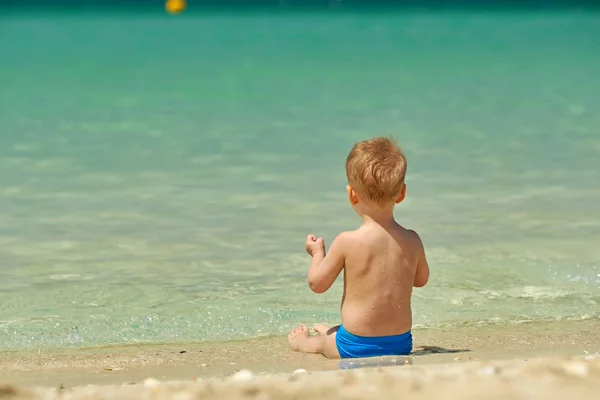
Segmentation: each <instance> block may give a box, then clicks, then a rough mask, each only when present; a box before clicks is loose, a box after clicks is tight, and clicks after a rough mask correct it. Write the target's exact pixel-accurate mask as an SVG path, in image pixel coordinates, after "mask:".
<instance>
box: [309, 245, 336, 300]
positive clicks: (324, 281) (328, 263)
mask: <svg viewBox="0 0 600 400" xmlns="http://www.w3.org/2000/svg"><path fill="white" fill-rule="evenodd" d="M344 240H345V239H344V235H343V234H340V235H338V237H337V238H335V240H334V241H333V243H331V247H330V248H329V253H327V255H326V254H325V243H324V242H323V238H319V239H317V238H315V237H314V236H312V235H308V237H307V238H306V251H307V252H308V254H310V255H311V256H312V260H311V262H310V267H309V268H308V286H310V288H311V290H312V291H313V292H315V293H324V292H326V291H327V290H328V289H329V288H330V287H331V285H333V282H335V280H336V278H337V276H338V275H339V274H340V272H341V271H342V269H343V268H344V259H345V257H344V252H343V248H344V244H343V243H344Z"/></svg>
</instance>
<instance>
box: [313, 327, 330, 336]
mask: <svg viewBox="0 0 600 400" xmlns="http://www.w3.org/2000/svg"><path fill="white" fill-rule="evenodd" d="M313 329H314V330H315V332H317V333H318V334H319V335H321V336H323V335H327V332H328V331H329V327H328V326H327V325H315V326H313Z"/></svg>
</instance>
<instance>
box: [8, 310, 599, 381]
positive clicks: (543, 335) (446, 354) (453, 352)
mask: <svg viewBox="0 0 600 400" xmlns="http://www.w3.org/2000/svg"><path fill="white" fill-rule="evenodd" d="M599 331H600V319H590V320H582V321H555V322H544V323H523V324H519V325H511V326H492V325H486V326H463V327H455V328H451V329H449V328H448V329H435V330H434V329H427V330H418V329H416V330H414V331H413V335H414V351H413V354H411V355H410V356H407V357H392V358H382V359H369V360H342V361H340V360H327V359H325V358H324V357H322V356H320V355H312V354H302V353H296V352H293V351H291V350H290V349H289V347H288V344H287V338H286V337H285V336H274V337H273V336H271V337H266V338H258V339H252V340H246V341H239V340H238V341H230V342H216V343H215V342H211V343H208V342H207V343H178V344H144V345H123V346H108V347H102V348H84V349H57V350H52V351H39V352H38V351H20V352H16V351H10V352H0V376H1V378H0V383H8V384H12V385H16V386H17V387H19V388H32V387H50V388H57V387H59V386H61V385H62V386H63V387H65V388H70V387H74V386H78V385H88V384H93V385H114V384H117V385H119V384H123V383H139V382H142V381H143V380H144V379H146V378H148V377H152V378H155V379H158V380H160V381H180V380H182V381H190V380H192V379H207V378H208V379H212V378H215V377H224V376H230V375H232V374H235V373H236V372H237V371H239V370H242V369H248V370H251V371H253V372H254V373H255V374H259V375H269V374H281V373H284V374H285V373H291V372H293V371H295V370H297V369H303V370H306V371H308V372H309V373H317V372H322V371H336V370H340V369H346V368H354V367H357V366H362V367H368V366H373V364H377V363H379V364H378V365H379V366H381V367H386V366H391V365H404V364H410V365H407V366H408V367H411V368H412V367H424V368H431V367H433V365H434V364H435V365H448V366H452V365H454V364H471V363H473V362H489V361H493V362H503V361H506V360H512V361H510V362H512V363H515V362H521V363H522V362H527V361H525V360H534V359H540V358H542V359H554V358H557V357H558V358H571V357H584V358H585V357H595V355H597V354H600V337H599V336H598V335H597V334H595V332H599ZM376 366H377V365H376ZM367 369H368V368H367ZM360 370H366V369H365V368H360Z"/></svg>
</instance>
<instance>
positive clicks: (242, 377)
mask: <svg viewBox="0 0 600 400" xmlns="http://www.w3.org/2000/svg"><path fill="white" fill-rule="evenodd" d="M253 377H254V374H253V373H252V371H250V370H247V369H242V370H239V371H238V372H236V373H235V374H233V376H232V377H231V379H232V380H234V381H236V382H246V381H249V380H250V379H252V378H253Z"/></svg>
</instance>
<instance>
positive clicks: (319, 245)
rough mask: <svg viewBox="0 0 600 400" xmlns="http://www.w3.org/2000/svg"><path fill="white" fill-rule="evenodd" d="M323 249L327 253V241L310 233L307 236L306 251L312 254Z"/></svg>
mask: <svg viewBox="0 0 600 400" xmlns="http://www.w3.org/2000/svg"><path fill="white" fill-rule="evenodd" d="M319 251H322V252H323V254H325V242H324V241H323V238H318V239H317V238H316V237H315V236H314V235H308V236H307V237H306V252H307V253H308V254H310V255H311V257H312V256H314V255H315V253H318V252H319Z"/></svg>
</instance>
